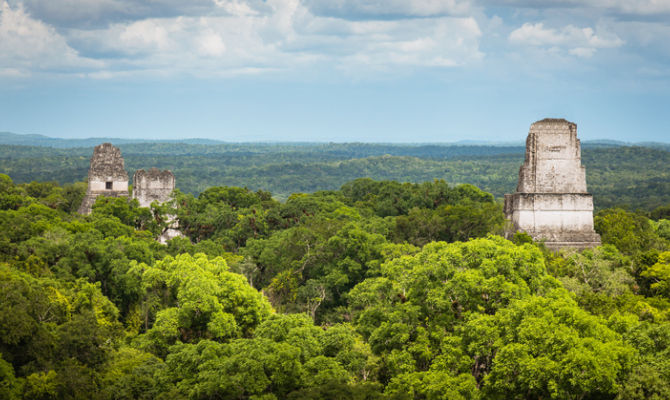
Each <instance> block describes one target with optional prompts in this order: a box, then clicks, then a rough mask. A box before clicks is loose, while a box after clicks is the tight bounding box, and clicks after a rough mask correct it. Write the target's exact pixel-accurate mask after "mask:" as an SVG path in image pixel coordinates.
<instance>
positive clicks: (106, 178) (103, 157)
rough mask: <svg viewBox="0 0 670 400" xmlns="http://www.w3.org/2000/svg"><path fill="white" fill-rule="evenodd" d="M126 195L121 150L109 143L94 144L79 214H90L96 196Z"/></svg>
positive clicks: (126, 176)
mask: <svg viewBox="0 0 670 400" xmlns="http://www.w3.org/2000/svg"><path fill="white" fill-rule="evenodd" d="M101 195H102V196H107V197H121V196H124V197H128V173H127V172H126V170H125V167H124V165H123V157H121V150H119V148H118V147H116V146H113V145H112V144H111V143H103V144H101V145H98V146H95V149H94V150H93V157H91V166H90V168H89V169H88V189H87V190H86V196H85V197H84V200H83V201H82V202H81V206H80V207H79V213H80V214H90V213H91V207H93V204H94V203H95V199H96V198H97V197H98V196H101Z"/></svg>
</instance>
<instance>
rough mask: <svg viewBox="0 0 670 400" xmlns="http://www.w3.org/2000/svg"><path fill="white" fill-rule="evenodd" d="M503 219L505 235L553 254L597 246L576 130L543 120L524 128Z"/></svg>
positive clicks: (560, 121)
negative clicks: (521, 235) (522, 237)
mask: <svg viewBox="0 0 670 400" xmlns="http://www.w3.org/2000/svg"><path fill="white" fill-rule="evenodd" d="M505 216H506V218H507V219H509V220H510V221H511V223H512V231H511V232H509V234H510V235H511V234H512V233H514V232H518V231H523V232H526V233H528V234H529V235H530V236H532V237H533V239H534V240H536V241H544V243H545V244H546V246H547V247H549V248H551V249H554V250H557V249H560V248H564V247H573V248H587V247H594V246H598V245H600V236H599V235H598V234H597V233H596V232H595V231H594V230H593V196H592V195H591V194H590V193H588V192H587V190H586V171H585V168H584V166H582V163H581V146H580V142H579V139H577V125H576V124H574V123H572V122H569V121H566V120H565V119H549V118H548V119H543V120H541V121H537V122H535V123H534V124H532V125H531V126H530V132H529V133H528V138H527V139H526V159H525V161H524V163H523V165H522V166H521V168H520V169H519V183H518V185H517V189H516V193H513V194H506V195H505Z"/></svg>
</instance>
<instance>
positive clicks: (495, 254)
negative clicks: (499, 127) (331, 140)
mask: <svg viewBox="0 0 670 400" xmlns="http://www.w3.org/2000/svg"><path fill="white" fill-rule="evenodd" d="M426 151H428V150H426ZM384 160H386V158H384V157H381V158H380V159H379V160H377V161H379V162H382V161H384ZM296 168H297V167H296ZM343 168H346V167H343ZM0 187H1V188H2V191H0V223H1V224H2V226H3V227H8V229H2V230H0V299H1V300H2V301H0V397H1V398H3V399H4V398H8V399H19V398H22V399H53V398H86V399H88V398H94V399H105V400H107V399H109V400H111V399H143V398H146V399H150V398H151V399H154V398H156V399H170V400H173V399H188V398H192V399H210V398H238V399H280V398H290V399H296V398H307V399H310V398H313V399H316V398H342V399H381V398H389V399H405V398H407V399H484V398H486V399H488V398H491V399H503V398H505V399H507V398H515V399H527V398H545V399H546V398H556V399H558V398H574V399H642V398H651V399H664V398H667V397H668V394H669V393H670V383H669V382H670V362H668V361H667V360H670V290H669V289H668V287H670V284H669V283H668V282H670V273H669V272H668V271H670V269H669V268H668V265H670V245H669V242H668V238H669V237H670V234H668V232H670V225H668V223H667V222H668V220H666V219H663V218H661V219H658V220H657V221H652V220H650V219H648V218H647V216H646V214H643V213H641V212H635V213H633V212H629V211H625V210H624V209H621V208H613V209H606V210H601V211H600V212H599V213H598V215H597V216H596V221H595V222H596V227H597V229H598V231H599V232H600V233H601V234H602V238H603V242H604V243H605V244H604V245H603V246H601V247H598V248H595V249H587V250H584V251H579V252H578V251H562V252H560V253H553V252H550V251H549V250H547V249H546V248H544V247H543V246H542V245H538V244H536V243H534V242H533V241H532V240H531V238H530V237H529V236H528V235H524V234H516V235H514V237H513V238H512V241H507V240H505V239H503V238H501V237H499V236H495V234H496V233H499V232H500V230H501V228H502V226H503V223H504V220H503V217H502V212H501V209H500V205H499V204H498V203H496V202H495V201H494V199H493V196H492V195H490V194H489V193H486V192H483V191H481V190H479V189H477V188H476V187H474V186H472V185H459V186H450V185H448V184H447V183H445V181H441V180H434V181H431V182H426V183H422V184H412V183H397V182H392V181H373V180H370V179H358V180H355V181H352V182H349V183H347V184H345V185H344V186H343V188H342V190H335V191H324V192H316V193H312V194H304V193H298V194H293V195H291V196H289V197H288V198H287V200H286V201H285V202H279V201H276V200H274V199H273V198H272V197H271V195H270V193H268V192H264V191H252V190H249V189H246V188H236V187H213V188H209V189H207V190H203V191H202V192H201V194H200V195H199V196H198V197H194V196H193V195H190V194H183V193H181V192H178V191H177V192H176V193H175V201H174V202H172V203H170V204H164V205H153V206H152V207H151V208H141V207H138V204H137V203H136V202H135V201H128V199H126V198H104V197H101V198H100V199H98V201H97V202H96V204H95V206H94V210H93V213H92V214H91V215H88V216H80V215H78V214H76V213H75V212H74V210H76V208H77V206H78V204H77V201H76V199H77V196H79V195H81V194H82V193H83V191H81V190H80V189H81V188H82V187H81V185H74V186H71V187H61V186H59V185H57V184H55V183H48V182H47V183H39V182H31V183H28V184H19V185H16V184H14V183H13V182H12V180H11V179H10V178H9V177H7V176H6V175H5V176H3V175H0ZM68 193H69V194H68ZM661 211H662V210H660V211H658V212H656V214H658V216H661V217H662V216H664V214H662V212H661ZM656 214H654V215H656ZM168 215H176V216H177V219H178V223H179V226H180V228H181V229H182V230H183V231H184V232H185V233H186V236H184V237H178V238H175V239H172V240H171V241H169V242H168V243H167V245H162V244H159V243H158V242H156V240H155V239H154V238H155V237H156V236H157V234H158V233H160V232H161V231H162V229H164V228H165V227H166V226H167V225H166V218H167V216H168ZM436 240H441V241H436ZM271 304H272V306H271Z"/></svg>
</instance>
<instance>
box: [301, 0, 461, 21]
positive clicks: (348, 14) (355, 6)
mask: <svg viewBox="0 0 670 400" xmlns="http://www.w3.org/2000/svg"><path fill="white" fill-rule="evenodd" d="M305 4H306V6H307V7H308V8H309V9H310V11H312V12H313V13H314V14H316V15H321V16H333V17H339V18H346V19H361V18H370V17H372V18H374V17H379V18H388V17H401V18H407V17H428V16H444V15H456V16H463V15H467V14H468V13H469V12H470V11H471V10H472V1H470V0H306V1H305Z"/></svg>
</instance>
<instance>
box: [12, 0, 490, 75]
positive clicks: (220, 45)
mask: <svg viewBox="0 0 670 400" xmlns="http://www.w3.org/2000/svg"><path fill="white" fill-rule="evenodd" d="M0 1H1V0H0ZM67 1H79V2H83V1H84V0H67ZM107 1H110V2H111V1H114V0H107ZM118 1H121V0H118ZM437 3H440V4H442V3H444V4H447V5H449V4H451V2H431V1H429V2H427V4H425V5H424V6H425V7H426V8H425V9H424V11H417V12H429V11H430V10H437V9H438V8H436V7H437ZM417 4H418V3H417ZM444 4H442V6H444ZM215 7H220V8H225V9H226V11H225V12H224V13H218V14H217V13H213V14H212V15H203V16H178V17H170V18H144V19H141V20H137V21H124V22H115V23H111V24H108V25H105V26H101V27H98V28H95V29H91V28H88V27H78V28H67V29H62V30H61V32H62V35H63V36H61V35H59V33H58V32H57V31H56V30H55V29H54V28H53V27H50V26H49V25H47V24H46V23H44V22H40V21H37V20H34V19H32V18H30V16H28V14H27V13H26V12H24V11H23V9H22V8H20V7H19V8H17V9H16V10H15V11H14V10H11V9H10V12H12V13H14V14H16V13H18V14H20V15H21V16H22V18H26V19H29V21H30V22H20V23H15V24H18V25H20V26H23V25H25V24H33V25H37V27H38V28H39V29H35V28H30V29H27V30H29V31H30V32H32V33H31V34H32V35H35V34H39V35H41V36H46V37H50V38H52V39H51V40H55V41H57V42H58V43H57V44H56V45H54V43H52V44H51V45H49V46H48V47H49V51H50V53H49V55H48V56H46V55H45V58H47V59H48V58H52V59H54V60H55V59H63V57H62V56H63V55H65V56H67V57H70V58H71V64H74V65H76V64H77V63H83V64H86V63H87V62H88V61H89V60H88V59H86V58H84V57H81V56H80V55H83V56H86V57H89V58H95V59H98V60H100V61H98V63H99V64H100V68H99V69H98V70H95V71H88V74H87V76H91V77H96V78H110V77H113V76H114V75H115V74H117V75H118V76H127V74H128V73H135V74H142V73H144V72H145V71H151V73H152V74H155V73H159V74H166V75H170V74H182V73H186V74H195V75H202V76H207V75H228V74H238V73H239V74H249V73H262V72H263V71H280V70H284V71H296V70H297V71H300V70H301V69H302V68H315V69H317V70H318V69H322V68H335V69H344V70H347V71H353V72H354V73H355V72H356V71H357V70H360V71H362V72H363V73H366V72H365V71H369V70H370V69H374V70H377V69H383V70H392V69H395V68H397V67H410V68H414V67H453V66H459V65H467V64H469V63H472V62H475V61H477V60H479V59H481V58H482V57H483V54H482V53H481V52H480V50H479V39H480V37H481V31H480V29H479V26H478V24H477V22H476V20H475V19H474V18H471V17H452V16H436V17H422V18H405V19H389V20H378V19H372V20H348V19H343V18H336V17H324V16H316V15H314V14H313V13H312V12H311V11H310V9H309V8H307V7H306V6H305V5H304V4H303V3H302V2H301V1H300V0H267V1H265V2H264V3H263V4H262V6H258V4H256V3H246V2H244V1H242V0H216V4H215ZM415 7H418V6H415ZM6 8H8V9H9V7H6ZM417 10H418V8H417ZM14 14H12V15H14ZM12 18H14V19H15V16H13V17H12ZM26 28H27V27H26ZM36 32H37V33H36ZM31 47H32V48H35V46H31ZM75 49H76V50H75ZM78 53H79V54H78ZM12 57H13V56H10V57H8V64H7V65H5V67H7V68H12V67H15V65H12V63H11V62H9V61H11V59H12ZM31 57H32V56H31V55H30V54H28V55H26V60H31V59H32V58H31ZM67 57H66V58H67Z"/></svg>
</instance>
